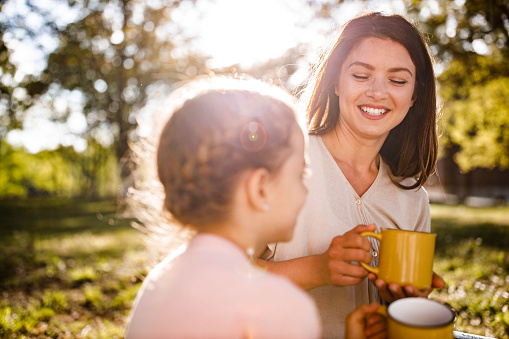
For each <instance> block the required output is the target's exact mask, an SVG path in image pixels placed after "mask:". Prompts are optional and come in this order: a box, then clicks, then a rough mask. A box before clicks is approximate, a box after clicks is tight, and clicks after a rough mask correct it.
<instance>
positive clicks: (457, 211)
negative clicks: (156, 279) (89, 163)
mask: <svg viewBox="0 0 509 339" xmlns="http://www.w3.org/2000/svg"><path fill="white" fill-rule="evenodd" d="M431 214H432V231H433V232H436V233H437V234H438V236H437V248H436V257H435V271H436V272H437V273H438V274H440V275H441V276H442V277H443V278H444V280H445V281H446V283H447V286H446V287H445V288H443V289H442V290H440V291H435V292H433V293H432V295H431V297H432V298H434V299H438V300H441V301H443V302H446V303H448V304H449V305H451V306H452V307H453V308H454V309H455V310H456V311H457V313H458V317H457V320H456V322H455V329H456V330H458V331H462V332H468V333H474V334H479V335H485V336H493V337H498V338H509V310H508V305H509V207H498V208H486V209H478V208H468V207H464V206H446V205H432V208H431ZM0 215H1V216H2V217H1V218H0V337H1V338H20V337H25V338H122V337H123V335H124V332H125V326H126V321H127V316H128V314H129V311H130V309H131V307H132V302H133V300H134V297H135V295H136V293H137V291H138V289H139V287H140V285H141V280H142V279H143V277H144V276H145V275H146V274H147V271H146V261H147V256H148V254H147V252H146V249H145V245H144V239H143V236H142V235H141V233H140V232H139V231H137V230H134V229H132V228H131V227H130V225H129V222H128V221H127V220H122V219H121V218H119V217H118V215H117V209H116V206H115V204H114V202H113V201H44V200H41V201H23V200H19V201H1V200H0Z"/></svg>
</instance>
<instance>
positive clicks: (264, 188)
mask: <svg viewBox="0 0 509 339" xmlns="http://www.w3.org/2000/svg"><path fill="white" fill-rule="evenodd" d="M246 188H247V189H246V195H247V200H248V203H249V205H250V206H251V207H252V208H254V209H256V210H259V211H267V210H268V209H269V195H270V173H269V171H268V170H267V169H266V168H257V169H255V170H253V171H252V172H251V173H249V175H248V177H247V179H246Z"/></svg>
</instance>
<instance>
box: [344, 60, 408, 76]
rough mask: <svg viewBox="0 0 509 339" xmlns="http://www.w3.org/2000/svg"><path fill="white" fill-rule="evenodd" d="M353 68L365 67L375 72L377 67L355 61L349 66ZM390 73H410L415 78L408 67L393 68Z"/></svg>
mask: <svg viewBox="0 0 509 339" xmlns="http://www.w3.org/2000/svg"><path fill="white" fill-rule="evenodd" d="M352 66H361V67H364V68H367V69H369V70H371V71H373V70H375V67H374V66H372V65H370V64H367V63H365V62H360V61H354V62H352V63H351V64H350V65H348V68H350V67H352ZM389 72H390V73H396V72H408V73H409V74H410V75H411V76H414V74H413V73H412V71H410V70H409V69H408V68H406V67H393V68H389Z"/></svg>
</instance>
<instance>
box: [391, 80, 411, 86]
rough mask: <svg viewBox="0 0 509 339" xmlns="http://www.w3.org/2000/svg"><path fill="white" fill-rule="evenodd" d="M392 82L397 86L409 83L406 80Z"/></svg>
mask: <svg viewBox="0 0 509 339" xmlns="http://www.w3.org/2000/svg"><path fill="white" fill-rule="evenodd" d="M391 82H392V83H393V84H396V85H404V84H406V83H407V82H408V81H406V80H394V79H392V80H391Z"/></svg>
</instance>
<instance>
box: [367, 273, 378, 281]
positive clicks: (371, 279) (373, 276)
mask: <svg viewBox="0 0 509 339" xmlns="http://www.w3.org/2000/svg"><path fill="white" fill-rule="evenodd" d="M368 279H369V280H370V281H371V282H372V283H375V282H376V279H377V276H376V274H375V273H371V272H370V273H368Z"/></svg>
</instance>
